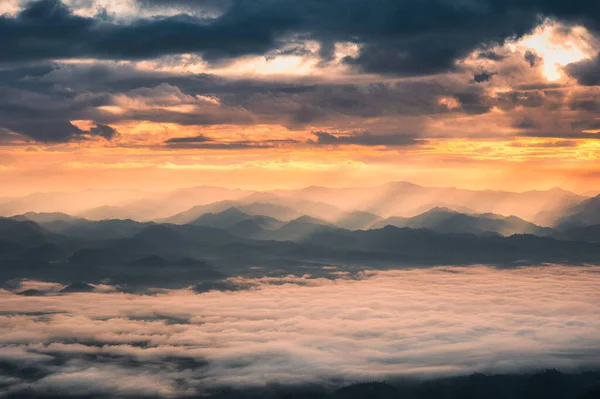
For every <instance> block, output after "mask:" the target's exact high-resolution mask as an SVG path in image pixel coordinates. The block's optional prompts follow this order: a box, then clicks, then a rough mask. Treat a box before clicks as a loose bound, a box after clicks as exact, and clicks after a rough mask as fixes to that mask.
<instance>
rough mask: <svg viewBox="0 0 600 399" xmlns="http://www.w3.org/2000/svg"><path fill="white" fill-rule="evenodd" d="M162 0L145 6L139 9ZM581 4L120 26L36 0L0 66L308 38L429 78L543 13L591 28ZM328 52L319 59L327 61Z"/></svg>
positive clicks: (319, 9) (255, 49) (216, 57)
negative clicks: (356, 47) (352, 47)
mask: <svg viewBox="0 0 600 399" xmlns="http://www.w3.org/2000/svg"><path fill="white" fill-rule="evenodd" d="M161 3H163V2H160V1H152V2H150V3H147V2H140V6H141V8H142V9H143V8H144V5H145V4H147V5H149V6H150V7H156V6H157V4H161ZM584 3H585V4H583V3H576V4H573V5H572V6H571V7H564V5H562V4H561V3H559V2H558V1H544V2H542V1H541V0H525V1H520V2H510V3H509V4H507V3H506V2H505V1H504V0H484V1H481V2H462V3H460V4H456V2H454V1H450V0H435V1H433V2H432V3H431V4H427V5H425V4H423V3H422V2H421V1H418V0H408V1H402V2H398V1H393V0H384V1H379V2H377V3H375V4H373V3H372V2H367V1H365V0H350V1H343V0H335V1H328V2H308V3H307V2H297V1H291V0H285V1H279V0H260V1H254V0H235V1H230V2H211V3H205V2H191V1H183V2H164V3H163V4H164V5H168V6H169V7H172V6H175V5H179V6H181V7H182V8H181V13H180V14H176V15H169V16H153V17H146V18H144V17H139V18H134V19H131V20H129V21H127V22H123V21H116V20H114V19H112V18H111V17H110V15H107V13H104V14H102V13H99V14H98V15H96V16H94V17H88V16H80V15H77V14H76V13H74V12H73V11H74V10H72V9H70V8H68V7H67V6H66V5H65V4H64V3H62V2H61V1H59V0H37V1H32V2H28V3H25V6H24V8H23V9H21V10H20V11H19V12H18V13H17V14H16V15H14V16H11V15H5V16H1V17H0V36H2V37H3V38H5V40H4V42H3V52H2V55H1V58H0V61H4V62H14V61H27V60H44V59H64V58H104V59H149V58H155V57H158V56H162V55H168V54H184V53H199V54H202V56H203V57H204V59H206V60H209V61H221V60H223V59H230V58H233V57H240V56H245V55H251V54H258V55H264V54H266V53H268V52H269V51H271V50H274V49H276V48H277V47H279V46H280V45H281V43H282V42H285V41H286V40H289V38H291V37H294V36H297V35H305V36H306V37H307V38H309V39H313V40H316V41H318V42H320V43H321V44H322V45H323V47H322V48H323V49H326V48H328V47H327V46H328V45H329V44H330V43H332V42H348V41H351V42H355V43H359V44H360V46H361V51H360V54H359V55H358V56H357V57H348V58H347V59H346V62H347V63H348V64H350V65H355V66H356V67H358V68H359V69H362V70H365V71H369V72H377V73H384V74H395V75H423V74H432V73H438V72H442V71H447V70H451V69H454V68H455V61H456V60H457V59H460V58H461V57H464V56H466V55H467V54H469V53H470V52H472V51H473V50H476V49H477V48H478V47H482V46H484V45H487V46H488V47H489V46H490V45H491V44H502V43H503V42H504V41H505V40H507V39H509V38H514V37H520V36H522V35H524V34H526V33H528V32H529V31H531V30H532V29H533V28H534V27H535V26H536V25H537V24H538V23H539V21H540V20H539V15H545V16H549V17H554V18H557V19H559V20H564V21H567V22H570V23H573V22H581V23H585V24H588V25H589V26H590V27H592V28H595V27H596V26H597V24H596V23H595V21H597V20H598V16H599V14H600V10H598V8H597V6H596V5H594V4H592V3H590V2H584ZM75 4H76V3H75ZM194 4H195V5H199V6H200V7H201V8H202V7H205V8H206V7H208V8H209V9H210V8H212V9H214V12H213V13H212V14H211V17H203V16H202V14H201V13H200V14H199V15H195V14H187V13H185V11H186V10H189V8H190V6H191V7H193V5H194ZM340 10H343V12H340ZM57 27H58V29H57ZM32 37H35V38H37V40H30V39H31V38H32ZM440 37H443V38H444V40H439V39H440ZM124 38H126V40H124ZM330 53H331V51H323V52H322V55H324V56H325V58H327V57H330Z"/></svg>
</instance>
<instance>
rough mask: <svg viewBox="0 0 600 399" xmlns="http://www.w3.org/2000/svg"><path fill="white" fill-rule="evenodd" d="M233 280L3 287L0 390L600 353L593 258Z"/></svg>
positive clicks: (116, 387) (307, 378)
mask: <svg viewBox="0 0 600 399" xmlns="http://www.w3.org/2000/svg"><path fill="white" fill-rule="evenodd" d="M236 283H237V284H240V285H243V286H245V287H251V288H250V289H246V290H242V291H236V292H209V293H204V294H195V293H193V292H192V291H188V290H180V291H170V292H163V293H159V294H156V295H153V296H150V295H130V294H122V293H87V294H69V295H64V294H50V295H48V296H43V297H22V296H18V295H15V294H14V293H13V292H11V291H1V292H0V302H1V303H2V306H1V308H2V312H1V313H0V394H9V393H13V394H15V393H23V392H30V393H31V392H43V393H45V394H48V393H51V394H56V395H63V394H67V393H68V394H71V395H87V394H105V395H108V396H115V395H123V396H128V395H162V396H180V395H188V394H194V393H198V392H202V391H210V390H212V389H215V388H217V387H222V386H234V387H248V386H264V385H266V384H269V383H282V384H296V383H317V384H321V385H326V386H337V385H340V384H343V383H345V382H349V381H360V380H380V379H386V378H393V377H398V376H417V377H432V376H439V375H456V374H466V373H470V372H473V371H490V372H505V371H524V370H531V369H539V368H546V367H558V368H562V369H564V370H572V369H577V368H581V367H594V366H599V365H600V346H599V337H598V331H599V330H600V301H599V299H600V297H599V295H598V290H597V287H598V284H599V283H600V267H577V268H574V267H569V268H568V267H560V266H551V267H544V268H538V267H530V268H522V269H517V270H497V269H491V268H487V267H476V268H434V269H427V270H404V271H386V272H364V273H362V274H361V275H360V276H359V277H358V278H356V279H346V278H342V279H339V280H328V279H310V278H308V277H306V278H284V279H273V278H268V279H267V278H265V279H257V280H244V281H241V280H240V281H237V280H236ZM27 286H28V287H29V288H30V287H36V288H40V289H44V287H45V288H48V287H50V289H51V290H52V291H56V287H54V286H52V285H44V284H34V283H31V282H29V283H27Z"/></svg>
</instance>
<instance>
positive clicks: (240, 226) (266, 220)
mask: <svg viewBox="0 0 600 399" xmlns="http://www.w3.org/2000/svg"><path fill="white" fill-rule="evenodd" d="M283 225H285V222H282V221H280V220H277V219H274V218H271V217H268V216H250V217H249V218H246V219H244V220H241V221H239V222H237V223H234V224H233V225H231V226H229V227H227V229H226V230H227V231H228V232H230V233H231V234H234V235H236V236H240V237H246V238H254V239H269V238H271V236H272V232H273V230H276V229H279V228H280V227H282V226H283Z"/></svg>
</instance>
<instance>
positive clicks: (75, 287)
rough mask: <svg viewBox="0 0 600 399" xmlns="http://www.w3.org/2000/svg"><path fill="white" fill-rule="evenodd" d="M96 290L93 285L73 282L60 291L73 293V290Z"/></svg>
mask: <svg viewBox="0 0 600 399" xmlns="http://www.w3.org/2000/svg"><path fill="white" fill-rule="evenodd" d="M94 291H96V287H94V286H93V285H89V284H86V283H81V282H79V283H73V284H71V285H68V286H66V287H65V288H63V289H62V290H61V291H60V292H63V293H75V292H94Z"/></svg>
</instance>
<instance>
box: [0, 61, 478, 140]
mask: <svg viewBox="0 0 600 399" xmlns="http://www.w3.org/2000/svg"><path fill="white" fill-rule="evenodd" d="M465 83H466V81H465V80H463V79H454V78H433V79H428V80H426V81H425V80H417V81H403V82H395V83H368V84H352V83H339V84H336V83H316V82H315V83H313V82H310V81H296V82H293V83H291V82H285V81H256V80H254V81H253V80H249V79H248V80H245V79H241V80H239V79H238V80H235V79H226V78H222V77H218V76H215V75H208V74H198V75H176V74H172V73H165V72H160V71H147V70H139V69H136V68H135V67H133V66H131V65H127V64H119V63H113V62H106V63H102V64H98V63H94V64H52V63H48V64H41V65H33V66H25V67H22V68H21V67H16V66H15V67H13V68H6V69H4V70H0V88H1V90H0V115H1V116H2V117H1V118H0V128H4V129H7V130H10V131H13V132H17V133H21V134H23V135H26V136H28V137H30V138H32V139H35V140H40V141H54V142H60V141H67V140H70V139H74V138H77V137H80V136H81V135H83V134H84V132H81V131H80V130H79V129H78V128H77V127H75V126H74V125H72V124H71V123H70V122H69V121H73V120H92V121H95V122H96V124H100V125H112V124H114V123H118V122H120V121H122V120H144V121H152V122H164V123H166V122H169V123H178V124H182V125H211V124H231V123H236V124H251V123H269V124H273V123H274V124H283V125H284V126H288V127H302V126H303V125H306V124H310V123H322V122H324V121H327V122H328V123H330V122H331V123H335V121H337V120H348V119H349V118H354V119H355V120H357V121H358V119H361V118H376V117H382V116H422V115H434V114H439V113H450V112H461V110H462V108H457V109H448V108H446V107H443V106H441V105H440V104H439V101H438V98H439V97H440V96H444V97H457V98H458V97H460V98H461V101H463V102H464V104H463V107H464V109H465V110H468V111H469V112H473V109H474V108H477V109H479V110H482V111H483V110H485V109H486V108H481V107H479V105H478V104H477V102H478V101H479V102H484V101H485V96H483V94H482V90H483V89H482V88H481V87H477V86H475V85H471V87H464V85H465ZM198 96H200V97H198ZM202 97H206V98H213V99H215V101H216V100H218V103H217V102H213V103H211V102H207V101H204V100H202V99H201V98H202ZM119 101H122V102H123V103H124V104H128V103H134V104H141V105H143V106H142V107H137V108H136V107H132V108H128V107H127V105H125V106H124V108H123V109H122V112H121V113H109V112H106V111H103V110H102V108H101V107H106V106H119V104H120V102H119ZM179 105H187V106H188V108H187V109H185V110H184V111H179V110H178V109H177V107H172V108H169V107H171V106H179ZM86 134H96V135H99V136H103V137H106V138H111V137H113V134H112V132H111V131H110V130H108V129H107V128H96V129H94V131H92V132H91V133H90V132H88V133H86ZM172 144H173V143H172Z"/></svg>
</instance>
